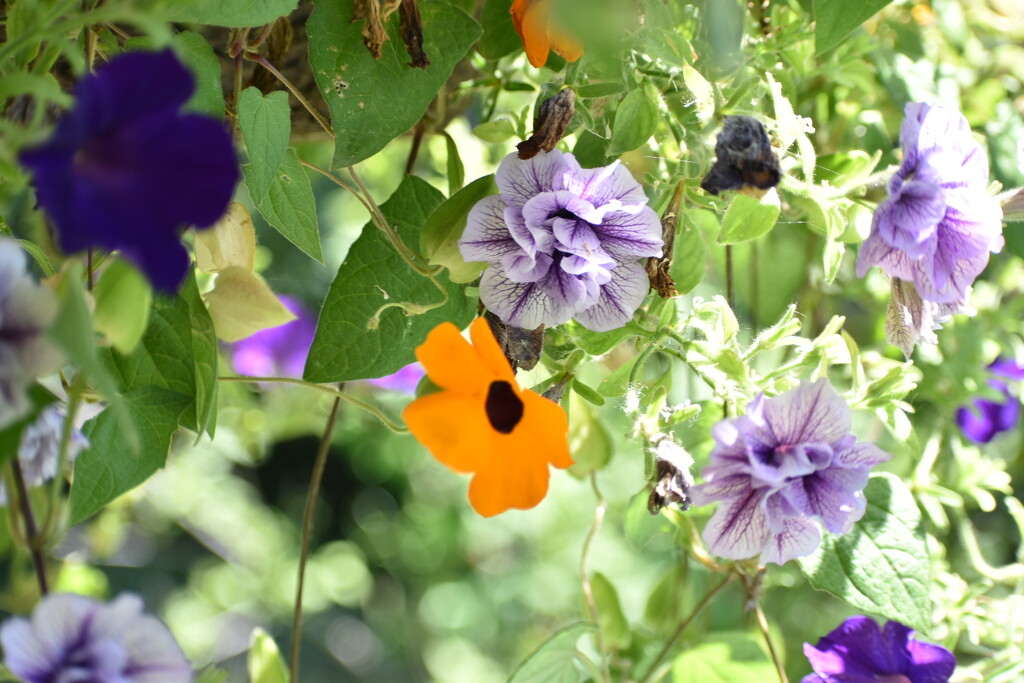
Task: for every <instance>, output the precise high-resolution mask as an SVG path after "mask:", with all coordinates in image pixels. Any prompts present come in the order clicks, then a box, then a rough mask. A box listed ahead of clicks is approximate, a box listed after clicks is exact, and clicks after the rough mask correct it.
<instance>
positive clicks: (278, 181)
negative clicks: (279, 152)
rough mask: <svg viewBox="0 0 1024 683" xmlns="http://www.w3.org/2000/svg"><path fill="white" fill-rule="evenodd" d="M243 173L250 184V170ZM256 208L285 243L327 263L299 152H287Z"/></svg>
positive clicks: (314, 205) (311, 195)
mask: <svg viewBox="0 0 1024 683" xmlns="http://www.w3.org/2000/svg"><path fill="white" fill-rule="evenodd" d="M242 170H243V171H245V172H246V176H245V177H246V181H247V182H248V178H249V174H248V167H243V169H242ZM256 208H257V209H259V212H260V213H261V214H262V215H263V217H264V218H266V219H267V222H268V223H270V224H271V225H272V226H274V227H275V228H277V231H278V232H279V233H281V235H283V236H284V238H285V239H287V240H288V241H289V242H291V243H292V244H294V245H295V246H297V247H298V248H299V249H301V250H302V251H303V252H304V253H305V254H307V255H308V256H309V257H310V258H313V259H316V260H317V261H320V262H323V258H324V257H323V251H322V250H321V247H320V228H319V226H318V224H317V215H316V203H315V201H314V198H313V188H312V186H311V185H310V184H309V176H307V175H306V170H305V169H304V168H302V164H301V163H300V162H299V158H298V156H296V155H295V150H292V149H289V150H287V151H286V152H285V155H284V161H282V162H281V165H280V166H278V167H277V171H276V172H275V173H274V179H273V180H272V181H271V183H270V189H269V190H268V191H267V196H266V197H265V198H264V199H262V200H260V201H258V202H256Z"/></svg>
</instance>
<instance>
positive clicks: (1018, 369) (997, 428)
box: [956, 357, 1024, 443]
mask: <svg viewBox="0 0 1024 683" xmlns="http://www.w3.org/2000/svg"><path fill="white" fill-rule="evenodd" d="M988 369H989V370H990V371H991V372H992V373H993V374H995V375H998V376H999V377H1002V378H1004V379H1008V380H1015V381H1018V382H1019V381H1020V380H1024V366H1021V365H1018V364H1017V363H1016V362H1015V361H1014V360H1013V359H1010V358H1002V357H999V358H996V359H995V361H993V362H992V364H991V365H989V366H988ZM988 384H989V386H990V387H992V388H993V389H995V390H996V391H999V392H1002V394H1003V401H1002V402H999V401H991V400H989V399H987V398H976V399H974V406H973V408H974V409H973V410H972V409H971V408H970V407H968V406H960V407H959V408H957V411H956V423H957V424H958V425H960V431H962V432H963V433H964V436H966V437H967V438H968V439H970V440H971V441H973V442H975V443H988V442H989V441H991V440H992V439H993V438H995V436H996V434H999V433H1001V432H1008V431H1010V430H1011V429H1013V428H1014V427H1016V426H1017V422H1018V420H1019V419H1020V400H1019V399H1018V398H1017V397H1016V396H1014V395H1013V394H1011V393H1010V389H1009V387H1007V386H1006V383H1005V382H1003V381H1002V380H999V379H991V380H989V382H988Z"/></svg>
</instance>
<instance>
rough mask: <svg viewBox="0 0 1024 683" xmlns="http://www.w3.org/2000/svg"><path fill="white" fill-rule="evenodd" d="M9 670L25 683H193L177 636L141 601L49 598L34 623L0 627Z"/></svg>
mask: <svg viewBox="0 0 1024 683" xmlns="http://www.w3.org/2000/svg"><path fill="white" fill-rule="evenodd" d="M0 645H2V646H3V650H4V665H5V666H6V667H7V668H8V669H10V671H11V673H13V674H14V675H15V676H17V677H18V678H19V679H21V680H23V681H25V683H54V682H56V681H61V682H67V683H71V682H72V681H82V682H83V683H84V682H85V681H89V682H90V683H187V682H188V681H191V680H192V667H191V666H190V665H189V663H188V660H187V659H185V655H184V654H182V652H181V649H180V648H179V647H178V644H177V643H176V642H175V641H174V636H172V635H171V632H170V631H168V630H167V627H166V626H165V625H164V624H163V622H161V621H160V620H159V619H157V618H156V617H151V616H149V615H147V614H144V613H143V611H142V600H141V599H140V598H139V597H138V596H137V595H131V594H124V595H121V596H119V597H117V598H116V599H115V600H114V601H113V602H110V603H109V604H104V603H101V602H97V601H96V600H93V599H92V598H87V597H84V596H82V595H71V594H67V593H57V594H51V595H47V596H46V597H44V598H43V599H42V600H41V601H40V603H39V604H38V605H36V608H35V611H34V612H33V613H32V618H31V620H29V619H22V618H19V617H15V618H12V619H8V620H7V621H5V622H4V623H3V626H0Z"/></svg>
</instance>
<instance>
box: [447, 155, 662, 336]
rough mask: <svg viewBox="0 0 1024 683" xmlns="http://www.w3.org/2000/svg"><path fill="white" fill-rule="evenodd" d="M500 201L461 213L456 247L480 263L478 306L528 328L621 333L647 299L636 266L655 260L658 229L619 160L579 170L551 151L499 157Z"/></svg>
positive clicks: (641, 274)
mask: <svg viewBox="0 0 1024 683" xmlns="http://www.w3.org/2000/svg"><path fill="white" fill-rule="evenodd" d="M495 182H497V184H498V189H499V191H500V192H501V194H500V195H492V196H490V197H485V198H484V199H482V200H480V201H479V202H477V204H476V206H474V207H473V209H472V210H471V211H470V212H469V218H468V219H467V222H466V230H465V232H464V233H463V235H462V239H460V240H459V248H460V250H461V252H462V257H463V258H464V259H466V260H467V261H486V262H487V263H489V267H488V268H487V270H486V271H484V274H483V278H482V279H481V281H480V300H481V301H482V302H483V304H484V305H485V306H486V307H487V308H488V309H489V310H491V311H492V312H494V313H495V314H496V315H497V316H498V317H499V318H501V320H502V322H504V323H505V324H507V325H513V326H515V327H521V328H525V329H534V328H536V327H538V326H539V325H542V324H543V325H549V326H550V325H559V324H561V323H564V322H566V321H567V320H569V319H570V318H573V317H575V318H576V320H578V321H579V322H580V323H581V324H582V325H583V326H584V327H588V328H590V329H591V330H595V331H598V332H603V331H605V330H612V329H615V328H617V327H622V326H623V325H625V324H626V323H627V322H629V320H630V319H632V317H633V313H634V312H635V311H636V309H637V308H638V307H639V306H640V304H641V303H642V302H643V300H644V297H645V296H647V290H648V289H649V286H648V280H647V273H646V271H645V270H644V268H643V266H642V265H640V263H639V259H640V258H643V257H647V256H661V251H662V250H661V248H662V240H661V222H660V220H659V219H658V215H657V214H656V213H655V212H654V211H653V210H652V209H651V208H650V207H648V206H647V196H646V195H645V194H644V191H643V188H641V187H640V184H639V183H637V182H636V180H634V179H633V176H632V175H630V173H629V171H627V170H626V169H625V168H624V167H623V166H621V165H619V163H618V162H615V163H613V164H611V165H610V166H605V167H603V168H589V169H584V168H580V165H579V163H578V162H577V161H576V159H575V157H573V155H571V154H563V153H562V152H560V151H558V150H552V151H550V152H542V153H541V154H538V155H537V156H535V157H533V158H531V159H528V160H525V161H524V160H522V159H519V157H518V156H517V155H516V154H515V153H513V154H510V155H508V156H507V157H505V159H504V160H503V161H502V162H501V165H500V166H499V167H498V173H497V175H496V177H495Z"/></svg>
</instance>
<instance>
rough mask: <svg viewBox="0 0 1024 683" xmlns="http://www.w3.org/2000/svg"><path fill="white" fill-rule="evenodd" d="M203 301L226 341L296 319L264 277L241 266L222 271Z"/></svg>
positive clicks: (218, 334) (218, 332) (215, 326)
mask: <svg viewBox="0 0 1024 683" xmlns="http://www.w3.org/2000/svg"><path fill="white" fill-rule="evenodd" d="M203 298H204V299H206V307H207V308H209V309H210V317H211V318H213V326H214V328H215V329H216V332H217V336H218V337H219V338H220V339H223V340H224V341H226V342H234V341H238V340H239V339H243V338H245V337H248V336H249V335H251V334H255V333H257V332H259V331H260V330H265V329H267V328H270V327H277V326H279V325H284V324H285V323H288V322H291V321H292V320H295V315H294V314H293V313H292V312H291V311H289V310H288V309H287V308H285V307H284V304H282V303H281V301H280V300H279V299H278V298H277V296H276V295H275V294H274V293H273V292H272V291H271V290H270V287H268V286H267V283H266V282H264V280H263V278H261V277H260V276H259V275H256V274H255V273H253V272H252V271H249V270H246V269H245V268H241V267H239V266H228V267H227V268H224V269H223V270H221V271H220V273H219V274H218V275H217V281H216V282H215V283H214V285H213V289H212V290H211V291H209V292H207V293H206V294H205V295H204V297H203Z"/></svg>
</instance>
